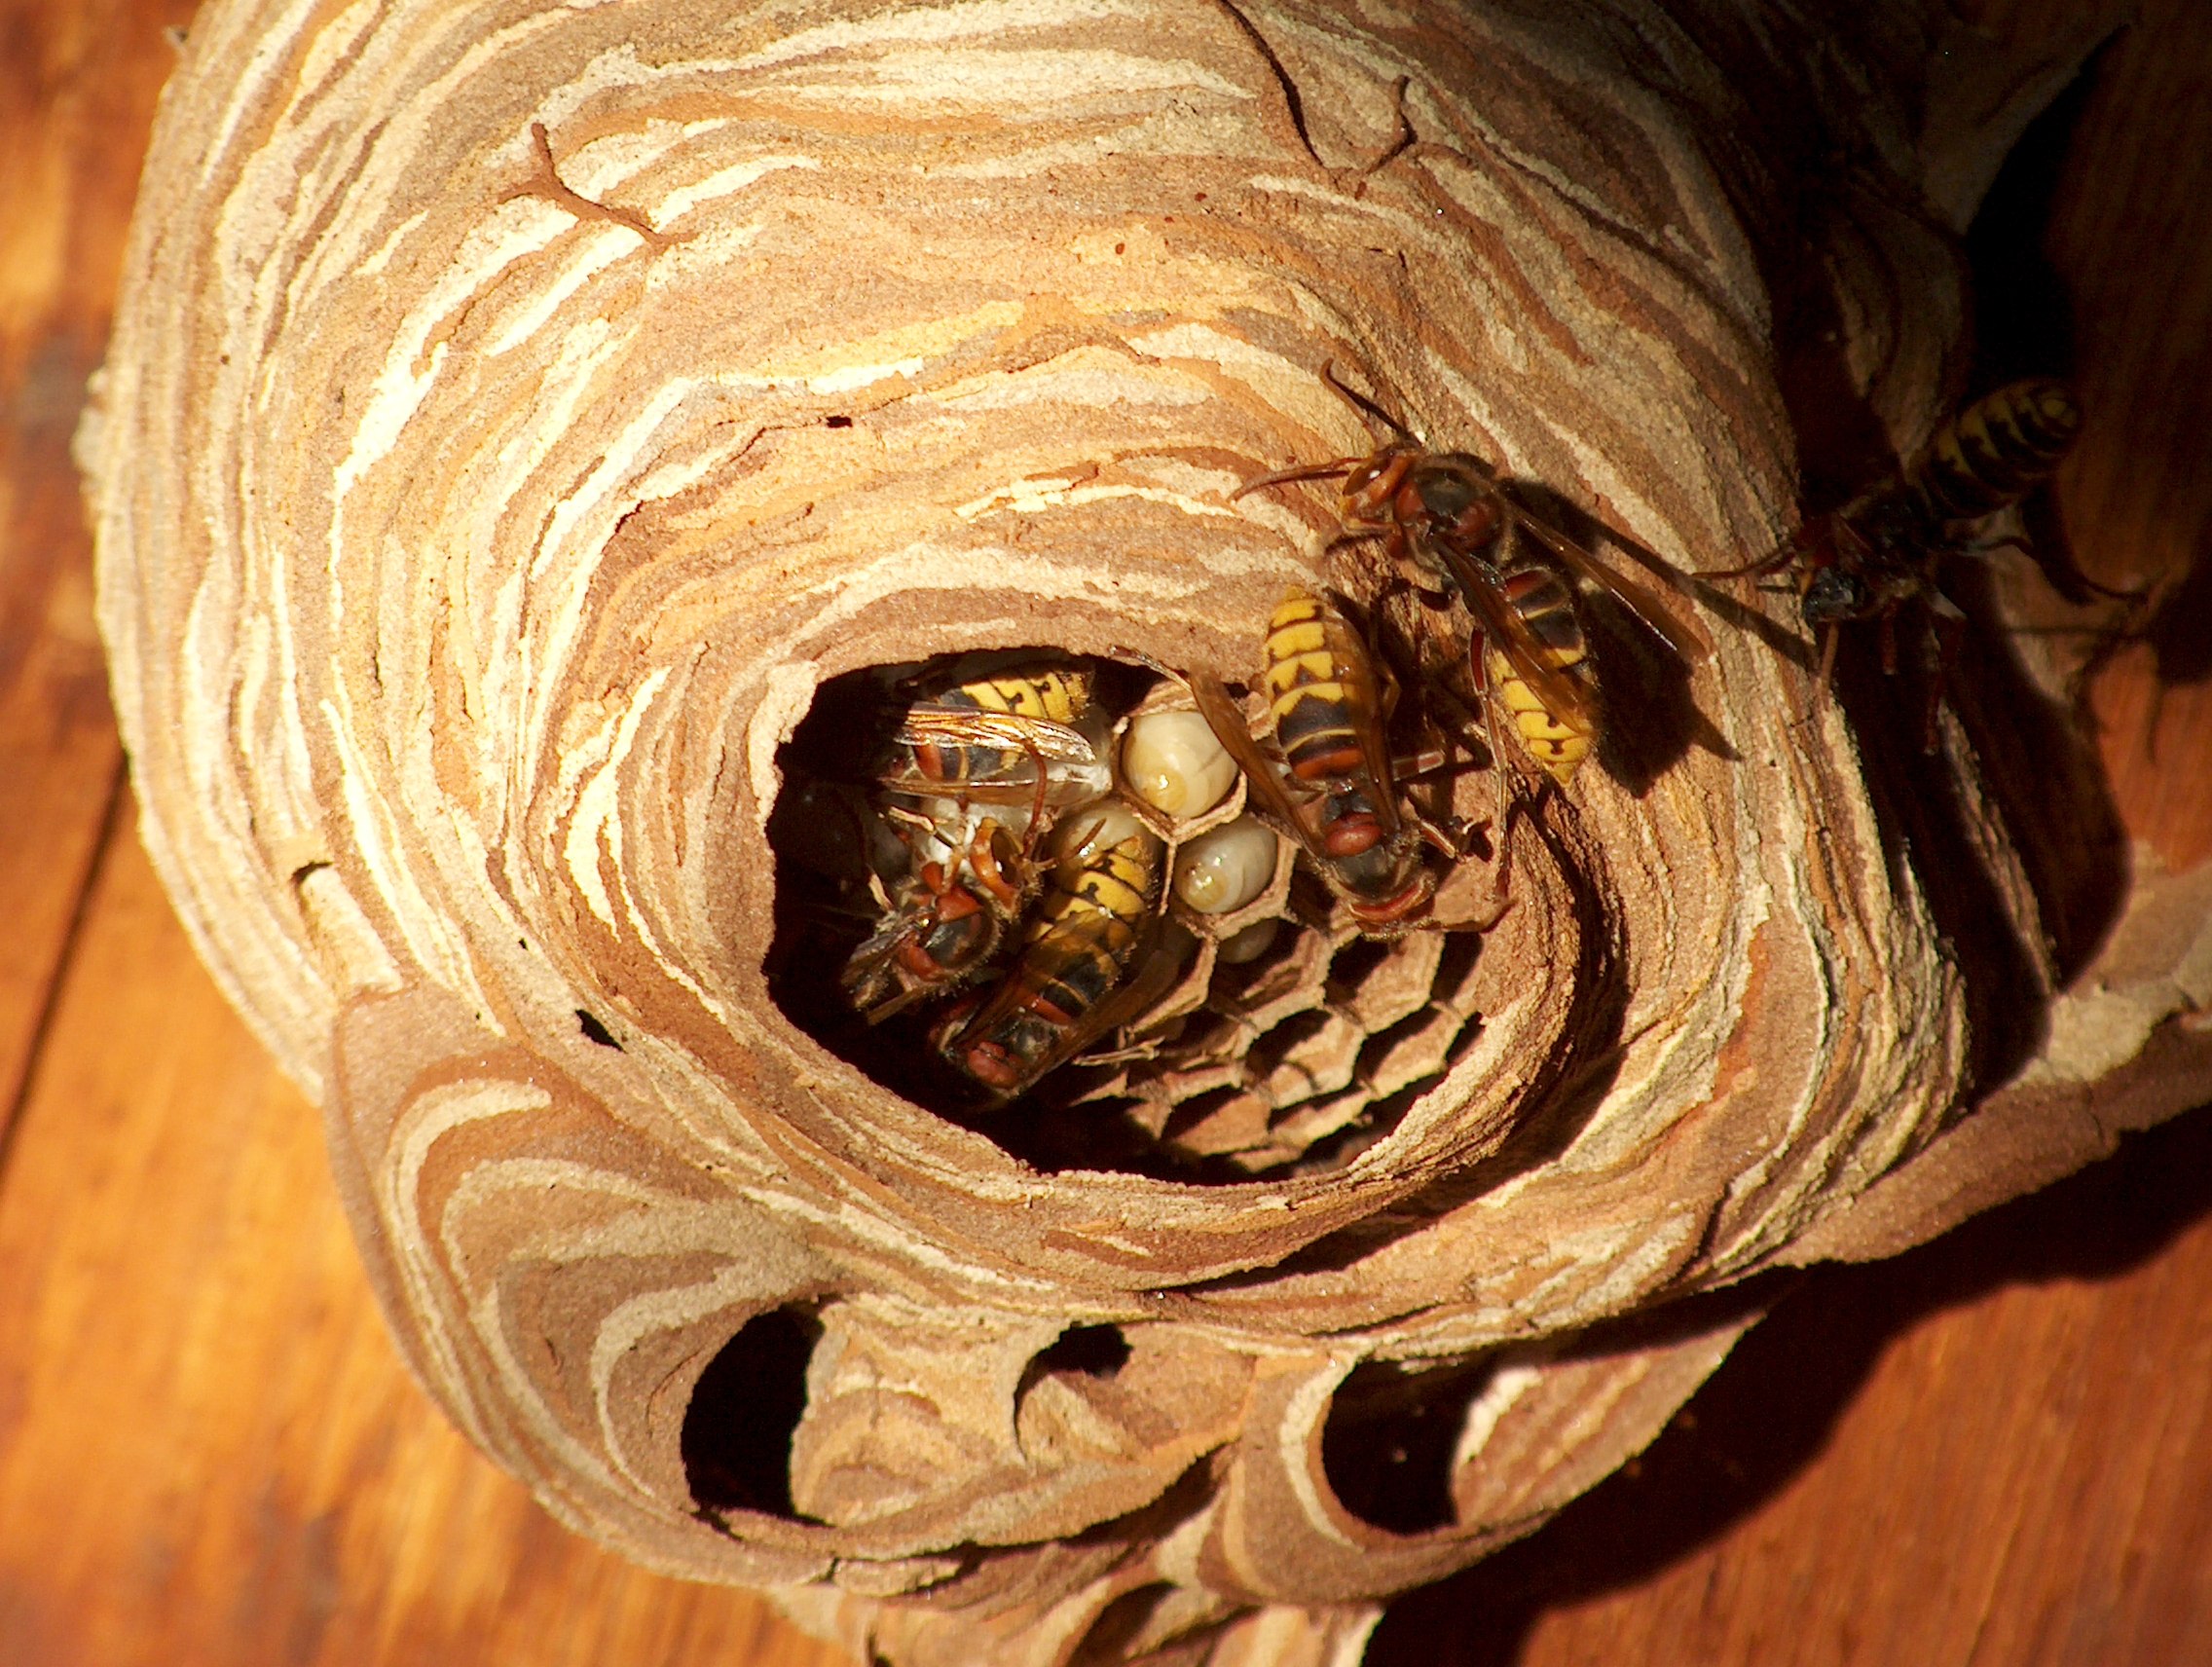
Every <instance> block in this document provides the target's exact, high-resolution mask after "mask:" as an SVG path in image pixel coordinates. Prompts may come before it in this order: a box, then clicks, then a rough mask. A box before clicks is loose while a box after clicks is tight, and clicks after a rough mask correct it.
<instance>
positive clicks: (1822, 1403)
mask: <svg viewBox="0 0 2212 1667" xmlns="http://www.w3.org/2000/svg"><path fill="white" fill-rule="evenodd" d="M2208 1215H2212V1116H2206V1115H2205V1114H2204V1113H2202V1112H2199V1113H2197V1114H2195V1115H2194V1116H2191V1117H2185V1118H2183V1119H2180V1120H2178V1121H2177V1122H2174V1123H2169V1124H2167V1125H2165V1126H2163V1127H2162V1128H2159V1129H2157V1130H2151V1131H2150V1132H2148V1133H2145V1134H2141V1135H2135V1136H2131V1137H2129V1138H2128V1139H2127V1140H2126V1141H2124V1142H2123V1143H2122V1145H2121V1146H2120V1151H2119V1152H2118V1153H2117V1154H2115V1155H2114V1156H2113V1157H2112V1158H2109V1159H2107V1160H2106V1161H2104V1162H2103V1163H2100V1164H2097V1165H2093V1166H2091V1167H2089V1168H2087V1169H2085V1170H2083V1172H2082V1173H2080V1174H2078V1175H2075V1176H2073V1177H2071V1178H2070V1179H2068V1180H2065V1181H2061V1182H2059V1183H2058V1184H2057V1185H2056V1186H2054V1187H2051V1188H2049V1189H2047V1190H2046V1191H2045V1192H2042V1193H2039V1194H2036V1195H2034V1196H2033V1197H2030V1198H2026V1199H2022V1200H2018V1201H2016V1202H2014V1203H2012V1204H2006V1205H2004V1206H2002V1207H2000V1208H1998V1209H1994V1210H1991V1211H1989V1212H1988V1213H1987V1214H1985V1215H1982V1216H1980V1217H1977V1218H1976V1219H1975V1220H1973V1221H1971V1222H1969V1223H1967V1224H1966V1225H1965V1226H1963V1227H1961V1228H1959V1229H1957V1230H1956V1231H1955V1232H1953V1233H1951V1234H1948V1235H1946V1236H1945V1237H1944V1238H1942V1239H1939V1240H1937V1241H1936V1242H1934V1243H1932V1244H1927V1245H1923V1246H1922V1247H1921V1248H1919V1249H1917V1250H1912V1251H1908V1252H1907V1253H1906V1254H1904V1255H1902V1256H1899V1257H1897V1258H1896V1259H1894V1260H1892V1261H1889V1262H1883V1263H1876V1264H1871V1265H1868V1266H1864V1267H1839V1268H1822V1269H1818V1270H1815V1271H1814V1272H1812V1273H1810V1274H1807V1275H1806V1276H1804V1277H1803V1278H1802V1280H1801V1281H1800V1283H1799V1284H1798V1286H1797V1288H1796V1289H1795V1290H1793V1291H1791V1292H1790V1293H1789V1295H1788V1297H1787V1298H1786V1299H1785V1300H1784V1301H1783V1302H1782V1304H1781V1306H1780V1308H1779V1309H1778V1310H1777V1312H1776V1313H1775V1314H1774V1315H1772V1316H1771V1317H1769V1318H1768V1319H1766V1320H1765V1321H1763V1322H1762V1323H1760V1324H1759V1325H1757V1326H1754V1327H1753V1328H1752V1330H1751V1333H1750V1335H1749V1336H1747V1337H1746V1338H1745V1339H1744V1341H1743V1342H1742V1343H1740V1344H1738V1345H1737V1347H1736V1350H1735V1352H1734V1353H1733V1354H1731V1355H1730V1356H1729V1358H1728V1360H1727V1362H1726V1363H1725V1364H1724V1365H1722V1367H1721V1368H1720V1370H1719V1371H1718V1372H1716V1373H1714V1376H1713V1378H1712V1379H1711V1380H1710V1381H1709V1382H1708V1383H1707V1384H1706V1386H1705V1388H1704V1389H1701V1390H1699V1392H1698V1394H1697V1395H1696V1397H1695V1398H1694V1399H1693V1400H1692V1401H1691V1402H1690V1404H1689V1406H1688V1407H1686V1408H1685V1409H1684V1411H1683V1413H1682V1414H1680V1415H1677V1418H1676V1420H1675V1422H1674V1423H1673V1424H1672V1425H1670V1426H1668V1428H1667V1430H1666V1432H1665V1433H1664V1434H1662V1435H1661V1436H1660V1438H1659V1439H1658V1440H1657V1441H1656V1442H1654V1443H1653V1444H1652V1446H1651V1447H1650V1448H1649V1449H1648V1450H1647V1451H1646V1452H1645V1453H1644V1455H1643V1456H1642V1458H1641V1460H1640V1461H1638V1462H1636V1463H1634V1464H1632V1465H1631V1466H1629V1467H1627V1468H1625V1469H1623V1470H1622V1471H1620V1472H1618V1473H1616V1474H1615V1475H1614V1476H1612V1477H1610V1478H1608V1479H1607V1480H1606V1481H1605V1482H1604V1483H1603V1484H1602V1485H1601V1486H1599V1487H1598V1488H1596V1489H1595V1490H1593V1491H1592V1492H1591V1493H1589V1494H1586V1495H1584V1496H1583V1497H1582V1498H1581V1499H1579V1500H1575V1501H1574V1503H1572V1504H1570V1505H1568V1506H1567V1509H1565V1510H1564V1511H1562V1512H1561V1513H1560V1514H1559V1515H1558V1516H1557V1517H1555V1518H1554V1519H1553V1520H1552V1522H1551V1523H1550V1524H1549V1525H1548V1526H1547V1527H1545V1528H1544V1529H1543V1530H1542V1531H1541V1532H1540V1533H1538V1534H1536V1535H1535V1536H1533V1537H1530V1538H1529V1539H1526V1540H1523V1541H1521V1542H1520V1543H1519V1544H1517V1545H1511V1546H1508V1547H1506V1548H1505V1549H1504V1550H1503V1551H1500V1552H1498V1553H1497V1554H1496V1555H1495V1556H1493V1557H1492V1558H1490V1559H1489V1560H1488V1561H1487V1562H1484V1563H1481V1564H1478V1565H1477V1566H1476V1567H1474V1568H1473V1569H1470V1570H1468V1571H1467V1572H1466V1573H1464V1574H1458V1575H1456V1576H1455V1577H1454V1578H1452V1579H1450V1580H1447V1581H1444V1582H1441V1583H1439V1584H1438V1585H1435V1586H1430V1587H1426V1588H1424V1589H1423V1590H1421V1591H1419V1592H1415V1593H1412V1594H1409V1595H1408V1596H1407V1597H1405V1598H1402V1599H1400V1600H1399V1601H1398V1602H1397V1603H1396V1604H1395V1605H1393V1606H1392V1608H1391V1610H1390V1612H1389V1614H1388V1615H1387V1616H1386V1617H1385V1618H1384V1620H1383V1625H1382V1627H1381V1628H1380V1629H1379V1630H1378V1632H1377V1634H1376V1638H1375V1642H1374V1643H1373V1644H1372V1645H1371V1646H1370V1648H1369V1649H1368V1652H1367V1657H1366V1661H1367V1667H1512V1664H1513V1663H1515V1662H1517V1661H1519V1660H1520V1659H1521V1658H1522V1653H1523V1649H1524V1647H1525V1646H1526V1644H1527V1642H1528V1639H1529V1635H1530V1631H1531V1630H1532V1629H1533V1627H1534V1626H1535V1624H1536V1622H1537V1621H1538V1619H1539V1618H1540V1617H1541V1616H1542V1615H1543V1614H1544V1612H1545V1611H1548V1610H1552V1609H1560V1608H1567V1607H1571V1606H1574V1605H1577V1604H1582V1603H1587V1602H1589V1601H1591V1600H1592V1599H1595V1598H1599V1597H1602V1596H1604V1595H1605V1594H1606V1593H1609V1592H1618V1591H1622V1590H1625V1589H1627V1588H1629V1587H1633V1586H1637V1585H1641V1584H1642V1583H1643V1582H1645V1581H1647V1580H1649V1579H1652V1578H1653V1577H1655V1576H1656V1575H1658V1574H1661V1573H1663V1572H1664V1571H1666V1570H1667V1569H1669V1568H1671V1567H1673V1566H1675V1565H1677V1564H1678V1563H1680V1562H1682V1561H1683V1560H1684V1559H1686V1558H1689V1557H1692V1556H1695V1555H1697V1554H1698V1553H1699V1552H1701V1551H1703V1550H1705V1549H1707V1548H1709V1547H1710V1546H1712V1545H1713V1544H1714V1542H1715V1541H1717V1540H1719V1539H1721V1538H1723V1537H1725V1536H1726V1535H1728V1534H1729V1533H1730V1531H1732V1530H1733V1529H1735V1528H1736V1527H1737V1526H1738V1525H1739V1524H1741V1523H1742V1522H1744V1521H1745V1520H1746V1519H1747V1518H1749V1517H1751V1516H1752V1515H1753V1514H1755V1513H1756V1512H1757V1511H1758V1510H1759V1509H1760V1508H1761V1507H1763V1506H1764V1505H1765V1504H1767V1502H1768V1501H1770V1500H1773V1499H1774V1498H1775V1497H1776V1496H1778V1495H1779V1494H1780V1493H1781V1492H1782V1491H1783V1490H1784V1489H1785V1488H1787V1487H1788V1485H1789V1483H1790V1482H1791V1481H1792V1480H1793V1479H1794V1478H1795V1477H1796V1476H1797V1475H1798V1474H1799V1472H1800V1471H1802V1470H1803V1469H1804V1468H1805V1466H1806V1465H1807V1464H1808V1463H1810V1462H1811V1461H1812V1460H1813V1459H1814V1458H1815V1457H1817V1456H1818V1455H1819V1454H1820V1452H1821V1451H1822V1450H1823V1449H1824V1448H1825V1446H1826V1445H1827V1443H1828V1440H1829V1438H1830V1436H1831V1434H1832V1432H1833V1430H1834V1428H1835V1426H1836V1424H1837V1422H1838V1421H1839V1420H1840V1419H1841V1417H1842V1416H1843V1413H1844V1411H1845V1409H1846V1408H1848V1407H1849V1406H1850V1405H1851V1403H1852V1401H1853V1399H1854V1398H1855V1397H1856V1396H1857V1395H1858V1394H1859V1392H1860V1390H1861V1389H1862V1386H1863V1385H1864V1384H1865V1382H1866V1380H1867V1378H1868V1376H1869V1375H1870V1374H1871V1373H1872V1371H1873V1369H1874V1367H1875V1364H1876V1363H1877V1362H1878V1361H1879V1360H1880V1359H1881V1357H1882V1355H1883V1353H1884V1352H1887V1350H1888V1349H1889V1348H1890V1347H1891V1345H1892V1344H1894V1343H1895V1342H1896V1341H1897V1340H1898V1339H1899V1337H1901V1336H1903V1335H1904V1334H1905V1333H1906V1332H1908V1331H1910V1330H1911V1329H1912V1328H1913V1327H1914V1326H1916V1325H1918V1324H1919V1323H1920V1322H1922V1321H1923V1320H1926V1319H1928V1318H1930V1317H1931V1316H1933V1315H1938V1314H1940V1313H1942V1312H1943V1311H1944V1310H1946V1309H1951V1308H1957V1307H1961V1306H1964V1305H1967V1304H1972V1303H1974V1302H1977V1301H1980V1300H1981V1299H1983V1298H1984V1297H1987V1296H1988V1295H1990V1294H1991V1293H1992V1292H1994V1291H1997V1290H1999V1289H2002V1288H2004V1287H2006V1286H2008V1285H2017V1284H2043V1283H2048V1282H2050V1281H2053V1280H2062V1279H2063V1280H2103V1279H2111V1278H2119V1277H2120V1276H2121V1275H2124V1274H2126V1273H2128V1272H2130V1271H2132V1270H2134V1269H2136V1268H2139V1267H2141V1266H2143V1265H2144V1264H2145V1263H2147V1262H2149V1261H2151V1260H2152V1259H2154V1258H2155V1257H2157V1255H2159V1254H2160V1253H2161V1252H2163V1251H2164V1250H2165V1249H2166V1248H2167V1247H2168V1246H2169V1245H2171V1244H2172V1243H2173V1242H2174V1241H2175V1240H2176V1239H2177V1238H2179V1237H2180V1236H2181V1235H2182V1234H2183V1233H2185V1232H2186V1231H2188V1230H2189V1229H2190V1228H2192V1227H2193V1226H2194V1225H2196V1224H2197V1223H2199V1222H2201V1221H2202V1220H2204V1219H2205V1218H2206V1217H2207V1216H2208Z"/></svg>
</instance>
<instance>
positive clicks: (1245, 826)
mask: <svg viewBox="0 0 2212 1667" xmlns="http://www.w3.org/2000/svg"><path fill="white" fill-rule="evenodd" d="M1278 844H1279V841H1277V839H1276V838H1275V835H1274V831H1273V830H1272V829H1271V828H1269V827H1268V826H1267V825H1266V824H1265V823H1263V822H1260V821H1257V820H1255V819H1254V818H1252V817H1249V816H1239V817H1238V818H1237V819H1236V820H1235V821H1234V822H1232V823H1229V824H1228V825H1227V826H1225V827H1221V828H1216V829H1214V830H1213V831H1212V832H1210V833H1206V834H1199V835H1198V837H1197V838H1196V839H1193V840H1192V841H1191V842H1190V843H1189V844H1188V845H1185V846H1184V847H1183V848H1182V849H1181V850H1180V851H1178V852H1176V853H1175V895H1176V896H1177V897H1179V898H1181V899H1182V900H1183V902H1184V904H1185V905H1186V906H1187V907H1189V908H1195V909H1197V910H1198V912H1199V913H1200V914H1227V913H1228V912H1229V911H1230V910H1231V909H1233V908H1243V907H1244V906H1245V905H1246V904H1248V903H1250V902H1251V901H1252V900H1253V899H1254V898H1256V897H1258V896H1259V895H1260V893H1262V892H1264V891H1266V890H1267V889H1268V882H1269V881H1270V880H1272V879H1273V878H1274V874H1275V852H1276V850H1277V848H1278Z"/></svg>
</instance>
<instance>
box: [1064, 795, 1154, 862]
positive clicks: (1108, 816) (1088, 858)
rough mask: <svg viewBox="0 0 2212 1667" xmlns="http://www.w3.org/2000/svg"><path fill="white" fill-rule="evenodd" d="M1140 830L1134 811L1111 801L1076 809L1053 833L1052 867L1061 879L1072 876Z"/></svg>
mask: <svg viewBox="0 0 2212 1667" xmlns="http://www.w3.org/2000/svg"><path fill="white" fill-rule="evenodd" d="M1143 827H1144V821H1143V819H1142V818H1141V817H1139V816H1138V815H1137V813H1136V812H1135V811H1133V810H1131V809H1130V808H1129V807H1128V806H1127V805H1125V804H1117V803H1115V802H1114V801H1113V800H1112V799H1110V798H1101V799H1096V800H1094V801H1092V802H1091V803H1089V804H1082V805H1078V806H1077V807H1076V808H1075V809H1073V810H1071V811H1069V812H1068V813H1067V814H1066V815H1065V816H1063V817H1061V818H1060V821H1059V825H1058V826H1057V827H1055V828H1054V829H1053V830H1052V864H1053V867H1054V869H1055V870H1056V871H1058V872H1059V873H1060V874H1062V875H1063V876H1065V875H1068V874H1072V873H1073V872H1075V871H1077V870H1078V869H1082V868H1086V867H1088V865H1089V864H1090V863H1091V862H1092V861H1093V860H1094V859H1095V857H1096V856H1097V854H1098V853H1099V852H1101V851H1104V850H1107V849H1109V848H1111V847H1112V846H1115V845H1119V844H1120V843H1121V842H1122V841H1123V840H1124V839H1126V838H1127V837H1128V836H1129V835H1130V834H1134V833H1136V832H1137V831H1138V830H1139V829H1141V828H1143Z"/></svg>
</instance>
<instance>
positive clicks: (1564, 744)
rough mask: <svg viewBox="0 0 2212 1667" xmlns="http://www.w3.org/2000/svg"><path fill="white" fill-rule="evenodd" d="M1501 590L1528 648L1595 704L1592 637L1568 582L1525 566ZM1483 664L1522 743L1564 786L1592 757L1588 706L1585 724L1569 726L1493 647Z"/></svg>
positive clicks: (1509, 576) (1545, 570)
mask: <svg viewBox="0 0 2212 1667" xmlns="http://www.w3.org/2000/svg"><path fill="white" fill-rule="evenodd" d="M1499 590H1500V591H1501V592H1502V594H1503V596H1504V599H1505V602H1506V604H1507V605H1508V606H1509V607H1510V608H1512V610H1513V611H1514V612H1515V613H1516V614H1517V615H1518V616H1519V617H1520V619H1521V622H1522V623H1523V624H1524V625H1525V626H1527V627H1528V634H1529V637H1530V639H1531V643H1530V646H1531V647H1532V648H1534V650H1535V652H1536V653H1537V654H1538V655H1539V657H1540V658H1541V659H1542V661H1543V663H1544V664H1545V665H1546V666H1548V667H1550V668H1551V669H1552V670H1554V671H1557V672H1560V673H1563V674H1565V675H1566V676H1567V677H1568V678H1570V679H1572V680H1573V682H1574V684H1575V685H1576V686H1577V687H1578V688H1580V689H1582V690H1584V692H1585V697H1586V701H1587V702H1595V700H1596V698H1597V695H1596V690H1595V688H1594V686H1593V685H1592V683H1591V679H1590V672H1589V658H1590V645H1589V639H1588V638H1586V637H1585V636H1584V635H1583V632H1582V616H1581V615H1580V614H1579V613H1577V612H1576V611H1575V608H1574V595H1573V592H1572V591H1570V590H1569V589H1568V588H1567V580H1566V579H1564V578H1562V577H1561V576H1560V575H1559V574H1556V573H1553V572H1552V571H1551V570H1550V569H1549V568H1521V569H1519V570H1517V571H1515V572H1513V573H1509V574H1505V575H1504V578H1503V581H1502V582H1501V583H1500V585H1499ZM1485 663H1486V666H1487V668H1488V670H1489V673H1490V681H1491V686H1492V687H1493V688H1494V689H1496V691H1497V698H1498V700H1499V701H1500V702H1501V703H1502V704H1503V706H1504V707H1505V710H1506V713H1507V715H1508V716H1509V717H1511V719H1512V720H1513V729H1514V732H1515V733H1516V734H1517V735H1519V736H1520V737H1521V745H1522V746H1523V747H1525V748H1526V749H1528V753H1529V756H1530V758H1531V759H1535V760H1536V762H1537V764H1538V765H1539V766H1541V767H1542V769H1543V771H1544V773H1545V774H1546V775H1548V776H1550V777H1551V778H1552V780H1554V781H1556V782H1558V783H1559V785H1560V786H1562V787H1565V786H1566V785H1567V783H1568V782H1569V781H1571V780H1573V779H1574V772H1575V771H1576V770H1578V769H1580V768H1581V767H1582V760H1583V759H1586V758H1588V757H1589V756H1590V733H1589V731H1590V729H1591V728H1593V727H1595V725H1594V724H1591V723H1590V722H1589V712H1588V709H1587V706H1586V708H1585V710H1584V711H1583V712H1580V713H1577V714H1575V715H1574V716H1575V717H1577V718H1579V719H1581V720H1582V723H1581V726H1577V725H1576V724H1574V723H1569V722H1567V718H1566V715H1563V714H1561V713H1557V712H1553V711H1551V710H1550V709H1549V708H1548V707H1546V706H1545V705H1544V703H1543V701H1542V699H1541V698H1539V697H1538V695H1537V693H1536V691H1535V690H1534V689H1532V688H1530V686H1529V684H1528V681H1527V680H1526V679H1525V678H1523V677H1522V676H1521V674H1520V673H1519V672H1517V671H1515V670H1514V669H1513V662H1512V661H1511V660H1509V659H1507V658H1506V657H1505V655H1504V654H1503V653H1501V652H1499V650H1498V648H1497V647H1496V645H1495V644H1493V645H1491V646H1490V649H1489V653H1488V654H1487V656H1486V660H1485Z"/></svg>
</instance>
